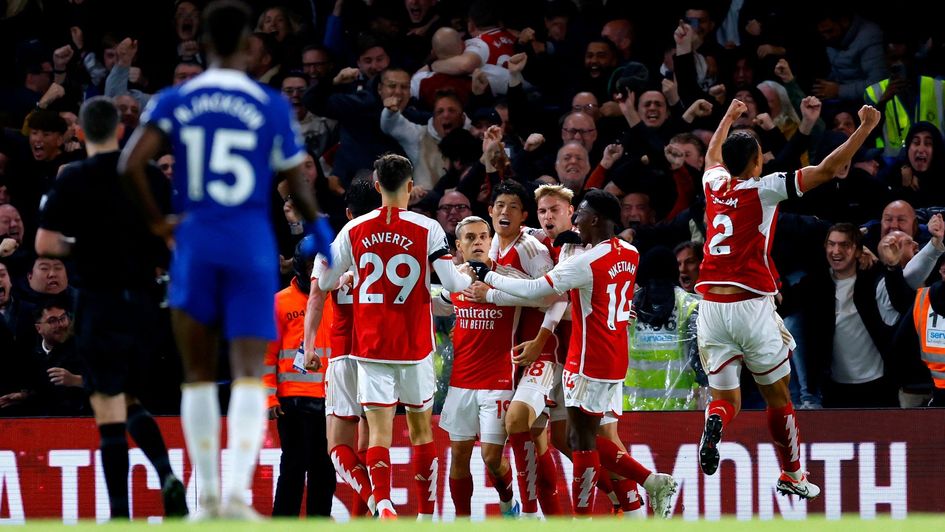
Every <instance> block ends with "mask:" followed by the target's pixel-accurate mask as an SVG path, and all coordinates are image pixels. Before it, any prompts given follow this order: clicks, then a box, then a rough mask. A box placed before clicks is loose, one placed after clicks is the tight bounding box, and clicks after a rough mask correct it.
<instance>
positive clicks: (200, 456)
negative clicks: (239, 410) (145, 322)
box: [171, 309, 220, 517]
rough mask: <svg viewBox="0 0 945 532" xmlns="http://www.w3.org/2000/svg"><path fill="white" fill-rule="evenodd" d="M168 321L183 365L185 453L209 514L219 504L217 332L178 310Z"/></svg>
mask: <svg viewBox="0 0 945 532" xmlns="http://www.w3.org/2000/svg"><path fill="white" fill-rule="evenodd" d="M171 323H172V325H173V329H174V337H175V338H176V340H177V346H178V349H179V350H180V354H181V361H182V363H183V366H184V384H183V385H182V386H181V392H182V393H181V412H180V417H181V425H182V427H183V429H184V440H185V441H186V443H187V454H188V455H189V456H190V460H191V463H193V464H194V466H195V468H196V471H197V485H198V486H199V489H198V493H199V506H200V507H201V510H202V512H203V513H204V514H205V515H207V516H210V517H213V516H215V515H216V514H217V512H218V511H219V505H220V399H219V396H218V394H217V384H216V379H217V353H218V345H219V344H218V333H217V331H215V330H213V329H211V328H210V327H207V326H205V325H203V324H202V323H200V322H198V321H197V320H195V319H194V318H192V317H191V316H190V315H189V314H187V313H186V312H184V311H183V310H179V309H173V310H171Z"/></svg>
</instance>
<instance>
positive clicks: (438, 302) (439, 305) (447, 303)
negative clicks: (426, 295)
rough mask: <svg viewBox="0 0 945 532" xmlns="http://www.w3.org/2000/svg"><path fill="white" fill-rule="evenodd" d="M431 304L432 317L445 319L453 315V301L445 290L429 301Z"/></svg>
mask: <svg viewBox="0 0 945 532" xmlns="http://www.w3.org/2000/svg"><path fill="white" fill-rule="evenodd" d="M431 302H432V303H433V315H434V316H438V317H441V318H445V317H447V316H452V315H453V300H452V299H451V298H450V293H449V292H447V291H446V290H441V291H440V293H439V294H437V295H436V296H435V297H433V298H432V299H431Z"/></svg>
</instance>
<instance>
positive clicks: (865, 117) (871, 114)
mask: <svg viewBox="0 0 945 532" xmlns="http://www.w3.org/2000/svg"><path fill="white" fill-rule="evenodd" d="M856 114H857V116H859V117H860V127H865V128H867V131H869V130H872V129H873V128H874V127H876V125H877V124H879V119H880V116H881V115H880V114H879V111H878V110H876V108H875V107H873V106H871V105H864V106H863V107H860V110H859V111H857V112H856Z"/></svg>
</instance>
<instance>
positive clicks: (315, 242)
mask: <svg viewBox="0 0 945 532" xmlns="http://www.w3.org/2000/svg"><path fill="white" fill-rule="evenodd" d="M334 239H335V230H334V229H332V228H331V224H330V223H328V217H327V216H321V215H318V216H316V217H315V219H314V220H312V221H311V222H308V223H306V224H305V238H303V239H302V248H301V250H300V251H301V252H302V256H303V257H305V258H306V259H312V258H315V256H316V255H318V254H319V253H321V254H322V257H325V260H326V261H327V262H328V265H329V266H331V242H332V240H334Z"/></svg>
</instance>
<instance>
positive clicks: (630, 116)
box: [617, 91, 640, 127]
mask: <svg viewBox="0 0 945 532" xmlns="http://www.w3.org/2000/svg"><path fill="white" fill-rule="evenodd" d="M617 104H618V105H619V106H620V112H621V113H623V117H624V118H625V119H626V120H627V123H628V124H629V125H630V127H634V126H636V125H637V124H639V123H640V114H639V113H638V112H637V96H636V94H634V93H633V91H629V92H627V94H626V95H619V96H618V97H617Z"/></svg>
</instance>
